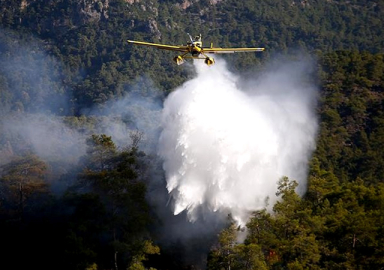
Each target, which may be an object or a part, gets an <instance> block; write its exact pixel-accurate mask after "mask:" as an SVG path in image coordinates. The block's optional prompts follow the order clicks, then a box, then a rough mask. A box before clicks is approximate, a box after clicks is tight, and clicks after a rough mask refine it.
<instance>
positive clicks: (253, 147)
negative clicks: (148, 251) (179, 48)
mask: <svg viewBox="0 0 384 270" xmlns="http://www.w3.org/2000/svg"><path fill="white" fill-rule="evenodd" d="M307 67H308V65H302V64H300V65H293V64H292V65H280V66H279V67H278V68H275V69H273V68H272V69H271V71H268V72H265V74H263V76H262V78H260V79H257V80H256V79H254V80H253V81H248V82H243V81H241V82H240V81H239V78H238V77H237V76H235V75H234V74H232V73H231V72H230V71H228V69H227V68H226V66H225V63H224V62H223V61H220V60H219V61H216V64H215V66H213V67H207V66H205V65H204V64H202V63H196V64H195V68H196V70H197V76H196V78H194V79H192V80H190V81H188V82H186V83H185V84H183V85H182V86H181V87H179V88H178V89H176V90H175V91H174V92H173V93H171V94H170V95H169V96H168V98H167V99H166V101H165V103H164V109H163V115H162V127H163V130H162V133H161V136H160V143H159V154H160V156H161V157H162V158H163V162H164V163H163V167H164V170H165V172H166V181H167V189H168V192H169V193H170V195H171V196H172V198H173V200H174V214H175V215H177V214H179V213H181V212H182V211H187V214H188V217H189V219H190V221H195V220H196V219H197V218H199V216H198V215H199V214H198V213H201V212H202V211H201V210H203V212H204V213H207V212H208V213H209V212H212V211H214V212H216V211H219V212H223V213H226V214H228V213H231V215H232V217H233V218H234V219H235V221H236V222H237V223H238V224H239V225H241V226H243V225H245V223H246V222H247V219H248V218H249V215H250V213H251V212H252V211H254V210H257V209H261V208H264V207H266V199H267V198H269V202H270V203H271V204H273V203H274V202H275V201H276V195H275V193H276V191H277V182H278V180H279V179H280V178H281V177H282V176H288V177H289V178H290V179H295V180H296V181H298V182H299V187H301V188H302V190H304V189H305V186H306V177H307V163H308V159H309V157H310V155H311V153H312V151H313V149H314V146H315V135H316V130H317V121H316V117H315V114H314V105H315V104H314V100H315V98H314V97H315V93H316V91H315V88H314V87H313V86H309V85H304V84H303V82H302V79H303V73H307V70H306V69H307ZM307 75H308V74H307ZM239 85H242V86H241V88H242V89H239V88H240V86H239ZM199 210H200V211H199Z"/></svg>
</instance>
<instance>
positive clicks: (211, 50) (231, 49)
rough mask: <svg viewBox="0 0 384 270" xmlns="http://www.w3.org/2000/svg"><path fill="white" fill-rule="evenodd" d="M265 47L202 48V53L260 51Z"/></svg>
mask: <svg viewBox="0 0 384 270" xmlns="http://www.w3.org/2000/svg"><path fill="white" fill-rule="evenodd" d="M264 49H265V48H203V52H204V53H235V52H262V51H264Z"/></svg>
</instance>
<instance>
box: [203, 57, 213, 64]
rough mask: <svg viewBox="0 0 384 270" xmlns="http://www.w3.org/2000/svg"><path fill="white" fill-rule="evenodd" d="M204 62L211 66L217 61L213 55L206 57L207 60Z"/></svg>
mask: <svg viewBox="0 0 384 270" xmlns="http://www.w3.org/2000/svg"><path fill="white" fill-rule="evenodd" d="M204 63H206V64H207V66H210V65H213V64H214V63H215V60H213V58H212V57H208V56H207V57H206V58H205V60H204Z"/></svg>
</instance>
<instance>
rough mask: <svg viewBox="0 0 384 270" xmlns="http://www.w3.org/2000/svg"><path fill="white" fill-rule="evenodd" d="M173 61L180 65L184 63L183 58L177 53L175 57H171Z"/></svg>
mask: <svg viewBox="0 0 384 270" xmlns="http://www.w3.org/2000/svg"><path fill="white" fill-rule="evenodd" d="M173 61H175V63H176V64H177V65H178V66H180V65H181V64H184V58H183V57H182V56H181V55H179V56H176V57H175V58H173Z"/></svg>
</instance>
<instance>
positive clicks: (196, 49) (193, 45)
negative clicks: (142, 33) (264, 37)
mask: <svg viewBox="0 0 384 270" xmlns="http://www.w3.org/2000/svg"><path fill="white" fill-rule="evenodd" d="M188 35H189V38H190V40H191V41H189V42H187V45H181V46H174V45H163V44H156V43H149V42H142V41H134V40H128V43H129V44H136V45H144V46H152V47H156V48H157V49H163V50H171V51H178V52H184V53H183V54H181V55H178V56H176V57H175V58H173V61H175V62H176V64H178V65H181V64H183V63H184V59H187V58H191V59H204V60H205V61H204V62H205V63H206V64H207V65H208V66H210V65H213V64H214V63H215V60H214V59H213V58H212V57H209V56H207V54H210V53H235V52H262V51H264V48H214V47H213V44H212V43H211V47H203V42H202V41H201V34H200V35H199V36H196V37H195V39H192V36H191V35H190V34H188ZM188 54H190V55H188Z"/></svg>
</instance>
